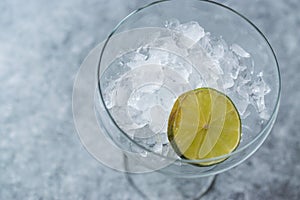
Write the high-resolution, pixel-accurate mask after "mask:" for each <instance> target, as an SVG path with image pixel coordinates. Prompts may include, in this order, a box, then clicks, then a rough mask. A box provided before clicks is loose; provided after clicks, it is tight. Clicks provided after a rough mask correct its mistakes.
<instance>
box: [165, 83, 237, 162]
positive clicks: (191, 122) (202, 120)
mask: <svg viewBox="0 0 300 200" xmlns="http://www.w3.org/2000/svg"><path fill="white" fill-rule="evenodd" d="M240 138H241V120H240V116H239V113H238V111H237V109H236V107H235V106H234V104H233V103H232V101H231V100H230V99H229V97H227V96H226V95H225V94H223V93H221V92H219V91H217V90H215V89H211V88H198V89H195V90H192V91H188V92H186V93H184V94H182V95H180V96H179V97H178V99H177V100H176V102H175V104H174V106H173V108H172V111H171V114H170V116H169V122H168V139H169V141H170V143H171V145H172V147H173V148H174V150H175V152H176V153H177V154H178V155H179V156H181V157H184V158H186V159H190V160H200V159H209V158H214V157H218V156H223V155H226V154H228V153H231V152H232V151H234V150H235V149H236V148H237V146H238V145H239V142H240ZM225 159H227V157H225V158H222V159H218V160H213V161H210V162H201V163H196V164H197V165H200V166H209V165H213V164H217V163H219V162H222V161H224V160H225Z"/></svg>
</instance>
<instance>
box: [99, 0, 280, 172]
mask: <svg viewBox="0 0 300 200" xmlns="http://www.w3.org/2000/svg"><path fill="white" fill-rule="evenodd" d="M97 80H98V82H97V91H96V92H97V95H96V98H95V106H96V110H97V115H98V122H99V124H100V125H101V129H102V131H103V132H104V133H105V134H106V135H107V136H108V137H109V138H110V139H111V140H112V141H113V143H114V145H116V146H117V147H119V148H120V149H121V150H122V151H124V153H125V154H127V155H128V156H130V157H132V158H133V159H135V160H136V161H138V163H139V164H140V165H143V166H146V167H147V168H149V169H153V170H159V171H160V172H162V173H164V174H168V175H171V176H176V177H205V176H209V175H214V174H218V173H221V172H223V171H226V170H228V169H230V168H232V167H235V166H237V165H238V164H240V163H242V162H243V161H244V160H245V159H247V158H248V157H249V156H251V155H252V154H253V153H254V152H255V151H256V150H257V149H258V148H259V147H260V146H261V145H262V143H263V142H264V140H265V139H266V137H267V136H268V134H269V133H270V131H271V129H272V127H273V125H274V123H275V119H276V116H277V113H278V108H279V100H280V87H281V85H280V72H279V67H278V63H277V60H276V56H275V54H274V51H273V49H272V47H271V45H270V44H269V42H268V41H267V39H266V37H265V36H264V35H263V34H262V33H261V31H260V30H259V29H258V28H257V27H256V26H255V25H254V24H253V23H252V22H250V21H249V20H248V19H247V18H245V17H244V16H243V15H241V14H240V13H238V12H236V11H234V10H233V9H231V8H229V7H226V6H224V5H222V4H219V3H216V2H212V1H205V0H186V1H182V0H163V1H156V2H153V3H151V4H148V5H146V6H144V7H141V8H139V9H137V10H135V11H134V12H132V13H131V14H129V15H128V16H127V17H125V18H124V19H123V20H122V21H121V22H120V23H119V24H118V25H117V26H116V27H115V29H114V30H113V31H112V32H111V33H110V34H109V36H108V37H107V39H106V41H105V43H104V46H103V49H102V51H101V54H100V58H99V65H98V70H97ZM199 87H211V88H214V89H217V90H220V91H222V92H223V93H224V94H226V95H227V96H228V97H229V98H230V99H231V100H232V101H233V103H234V104H235V105H236V107H237V109H238V111H239V114H240V117H241V123H242V134H241V140H240V143H239V145H238V147H237V149H236V150H235V151H233V152H231V153H229V154H226V155H222V156H218V157H215V158H210V159H201V160H190V159H184V158H182V157H180V156H178V155H177V154H176V153H174V151H173V149H172V146H171V145H170V143H169V141H168V137H167V124H168V117H169V114H170V111H171V109H172V106H173V103H174V101H175V100H176V99H177V98H178V96H179V95H181V94H182V93H184V92H186V91H189V90H192V89H196V88H199ZM224 158H226V160H225V161H223V162H221V163H218V164H216V165H212V166H207V167H199V164H200V165H201V163H203V164H204V163H207V162H211V161H218V160H220V159H224Z"/></svg>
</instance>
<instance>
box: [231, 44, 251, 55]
mask: <svg viewBox="0 0 300 200" xmlns="http://www.w3.org/2000/svg"><path fill="white" fill-rule="evenodd" d="M231 50H232V51H233V52H234V53H236V54H237V55H238V56H241V57H244V58H249V57H250V54H249V53H248V52H246V51H245V50H244V49H243V48H242V47H241V46H240V45H238V44H232V45H231Z"/></svg>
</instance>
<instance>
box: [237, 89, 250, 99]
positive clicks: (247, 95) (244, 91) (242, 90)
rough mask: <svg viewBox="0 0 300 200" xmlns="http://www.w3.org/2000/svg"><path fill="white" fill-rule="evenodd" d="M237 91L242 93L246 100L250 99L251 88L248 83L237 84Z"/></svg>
mask: <svg viewBox="0 0 300 200" xmlns="http://www.w3.org/2000/svg"><path fill="white" fill-rule="evenodd" d="M237 93H238V94H239V95H240V97H242V98H243V99H245V100H246V101H249V90H248V86H247V85H240V86H237Z"/></svg>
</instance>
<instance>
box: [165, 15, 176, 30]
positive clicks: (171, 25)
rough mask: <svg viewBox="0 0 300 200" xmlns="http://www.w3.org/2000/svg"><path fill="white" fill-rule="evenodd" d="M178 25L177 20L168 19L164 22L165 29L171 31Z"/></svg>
mask: <svg viewBox="0 0 300 200" xmlns="http://www.w3.org/2000/svg"><path fill="white" fill-rule="evenodd" d="M179 25H180V22H179V21H178V19H174V18H173V19H170V20H168V21H166V24H165V27H166V28H168V29H171V30H174V29H176V28H177V27H178V26H179Z"/></svg>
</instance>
